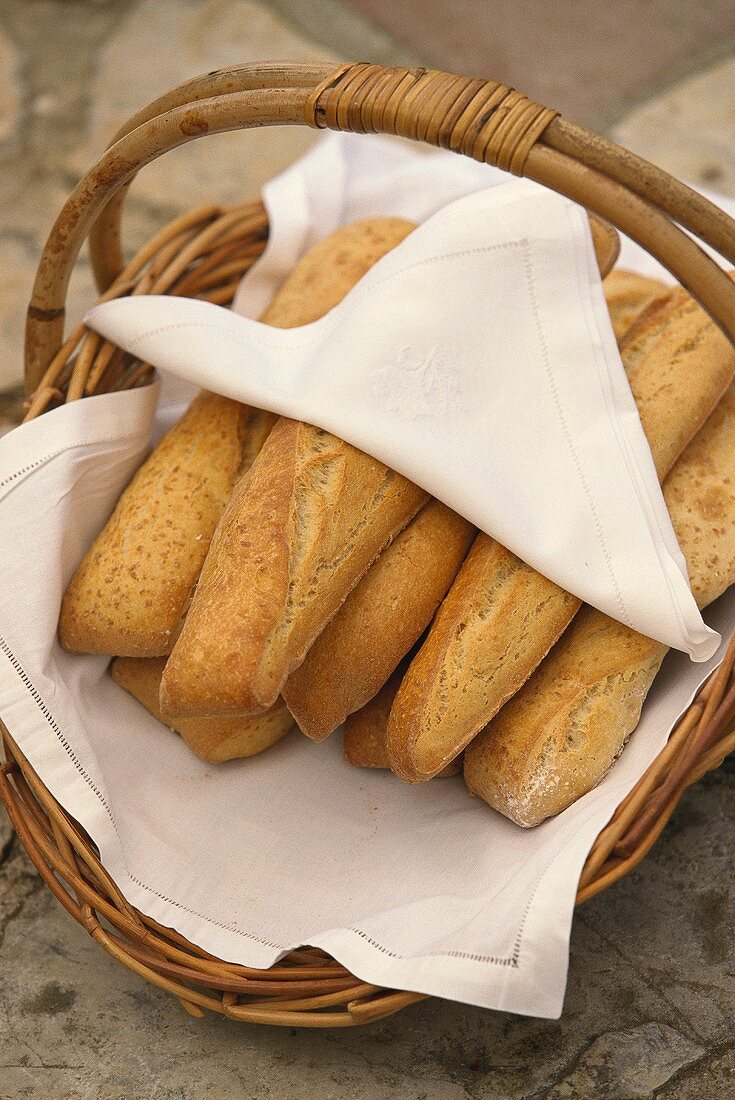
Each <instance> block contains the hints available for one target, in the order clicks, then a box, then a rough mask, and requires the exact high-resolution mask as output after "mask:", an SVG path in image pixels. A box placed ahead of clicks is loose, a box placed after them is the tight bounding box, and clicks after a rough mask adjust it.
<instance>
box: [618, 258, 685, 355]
mask: <svg viewBox="0 0 735 1100" xmlns="http://www.w3.org/2000/svg"><path fill="white" fill-rule="evenodd" d="M602 289H603V291H604V294H605V301H606V302H607V308H608V310H609V311H610V320H611V322H612V327H613V332H614V333H615V338H616V340H617V341H618V343H620V342H621V341H622V339H623V337H624V336H625V334H626V333H627V332H628V330H629V329H630V326H631V325H632V324H633V322H634V321H635V320H636V319H637V318H638V317H640V316H641V314H642V313H643V311H644V310H646V309H648V308H649V307H650V306H651V305H653V304H654V303H659V302H661V300H662V299H664V298H666V297H668V295H669V294H670V290H669V288H668V287H667V286H666V285H665V284H664V283H662V282H660V281H659V280H658V279H648V278H647V277H646V276H645V275H638V274H637V273H636V272H635V271H626V270H625V268H621V267H616V268H614V269H613V270H612V271H611V272H610V274H609V275H608V276H607V277H606V278H605V280H604V282H603V284H602Z"/></svg>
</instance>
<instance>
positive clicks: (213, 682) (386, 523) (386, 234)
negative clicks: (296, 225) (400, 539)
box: [161, 218, 427, 716]
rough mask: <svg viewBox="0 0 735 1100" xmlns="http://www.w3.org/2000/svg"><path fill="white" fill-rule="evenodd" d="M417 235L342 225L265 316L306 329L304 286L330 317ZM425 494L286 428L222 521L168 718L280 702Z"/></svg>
mask: <svg viewBox="0 0 735 1100" xmlns="http://www.w3.org/2000/svg"><path fill="white" fill-rule="evenodd" d="M410 229H411V225H410V223H408V222H405V221H403V220H402V219H395V218H389V219H371V220H370V221H368V222H360V223H357V224H355V225H352V226H347V227H345V228H344V229H342V230H339V231H338V232H337V233H335V234H333V235H332V237H330V238H329V239H328V240H327V241H324V242H322V244H321V245H319V246H317V250H316V252H315V253H314V252H312V253H309V254H308V255H307V256H306V257H304V259H303V260H302V261H301V262H300V264H299V265H298V267H297V268H296V269H295V271H294V273H293V275H292V276H291V278H290V279H289V281H288V283H287V284H286V286H285V287H284V289H283V290H282V291H281V292H280V294H279V295H278V296H277V298H276V299H275V301H274V303H273V306H272V307H271V309H270V310H269V312H268V313H267V314H266V318H267V319H268V320H270V322H271V323H274V318H275V319H277V320H279V322H282V321H283V319H284V317H288V319H289V321H290V322H291V321H294V318H295V305H294V301H295V300H296V299H295V298H294V295H293V294H292V290H291V287H292V283H293V285H294V286H296V287H297V289H298V295H297V296H296V298H298V297H301V298H303V299H304V300H305V302H306V305H305V307H304V308H305V309H306V311H307V313H308V311H309V310H311V311H312V313H313V312H314V310H315V309H316V308H317V307H318V309H319V310H320V311H321V312H325V311H326V310H327V309H328V308H330V307H331V306H332V305H334V304H335V303H336V302H337V301H338V300H339V299H340V298H341V297H344V295H345V294H346V293H347V291H348V290H349V289H350V288H351V286H352V285H354V282H355V281H356V279H357V278H359V276H360V275H362V274H364V273H365V271H367V270H368V269H369V267H371V266H372V264H374V263H375V262H376V260H377V259H379V258H380V256H381V255H384V254H385V253H386V252H388V251H389V250H390V248H392V247H394V246H395V245H396V244H398V243H399V242H400V241H401V240H403V238H404V237H405V236H406V235H407V233H408V232H409V231H410ZM330 257H331V259H330ZM327 272H328V273H329V277H328V278H327V275H326V274H325V273H327ZM284 303H285V304H284ZM302 319H303V315H301V316H300V318H299V320H302ZM426 498H427V495H426V493H424V492H423V490H420V489H418V488H417V487H416V486H415V485H413V484H412V483H411V482H409V481H407V480H406V479H405V478H402V477H400V476H399V475H398V474H395V473H393V471H391V470H389V469H387V467H386V466H384V465H383V464H382V463H380V462H377V461H376V460H375V459H373V458H370V457H369V456H368V455H366V454H364V453H363V452H362V451H358V450H357V449H356V448H354V447H351V446H349V445H348V444H347V443H344V442H343V441H342V440H339V439H337V437H336V436H333V435H331V434H330V433H329V432H325V431H323V430H322V429H320V428H315V427H313V426H312V425H309V424H303V423H297V422H295V421H290V420H285V419H284V420H280V421H279V422H278V423H277V424H276V427H275V428H274V429H273V431H272V433H271V435H270V436H269V438H268V440H267V442H266V445H265V446H264V447H263V450H262V451H261V453H260V455H259V456H258V458H257V460H256V461H255V463H254V464H253V467H252V469H251V471H250V472H249V474H248V476H247V477H246V478H245V479H243V480H242V481H241V482H240V484H239V485H238V486H237V487H236V489H235V491H234V493H233V495H232V498H231V500H230V503H229V505H228V507H227V509H226V511H225V513H224V515H223V516H222V521H221V523H220V525H219V527H218V530H217V534H216V537H215V538H214V540H213V542H212V546H211V549H210V553H209V555H208V557H207V561H206V563H205V566H204V569H203V570H202V575H201V578H200V581H199V585H198V587H197V592H196V595H195V598H194V600H193V603H192V606H191V609H190V611H189V615H188V616H187V621H186V623H185V626H184V629H183V631H182V634H181V636H180V638H179V641H178V642H177V644H176V647H175V649H174V651H173V653H172V656H171V660H170V661H169V664H168V666H167V668H166V670H165V673H164V677H163V683H162V689H161V690H162V699H163V700H164V702H165V706H166V709H167V711H168V712H169V713H171V714H177V715H179V716H192V715H197V714H203V713H205V714H238V713H239V714H241V713H244V712H253V713H255V712H258V711H261V710H264V709H267V708H268V707H269V706H271V705H272V704H273V702H274V701H275V699H276V697H277V696H278V694H279V692H280V691H281V688H282V687H283V685H284V683H285V680H286V678H287V677H288V675H289V673H290V672H292V671H293V669H294V668H296V667H298V665H299V664H300V663H301V661H302V660H303V659H304V657H305V655H306V652H307V650H308V649H309V647H310V646H311V644H312V642H313V641H314V639H315V638H316V637H317V635H318V634H319V633H320V632H321V630H322V629H323V628H324V626H325V625H326V624H327V622H329V620H330V619H331V617H332V616H333V615H334V614H335V612H336V611H337V609H338V608H339V607H340V605H341V603H342V602H343V600H344V599H345V597H346V596H347V595H348V593H349V592H350V591H351V589H352V588H353V587H354V585H355V584H356V583H357V582H358V581H359V579H360V578H361V576H362V575H363V573H364V572H365V571H366V569H367V568H368V567H369V565H370V564H371V563H372V561H373V560H374V559H375V558H376V557H377V555H378V554H379V553H380V551H381V550H382V549H383V548H384V547H385V546H386V545H387V544H388V543H389V542H390V540H391V539H392V538H393V537H394V536H395V535H396V534H397V533H398V532H399V531H400V530H401V529H402V528H403V527H404V526H405V524H406V523H408V521H409V520H410V519H411V518H412V517H413V516H414V515H415V514H416V512H417V511H418V510H419V508H420V507H421V506H422V504H424V502H425V501H426Z"/></svg>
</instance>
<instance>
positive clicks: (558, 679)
mask: <svg viewBox="0 0 735 1100" xmlns="http://www.w3.org/2000/svg"><path fill="white" fill-rule="evenodd" d="M733 470H735V388H731V389H730V390H729V391H728V393H727V394H726V395H725V397H724V398H723V399H722V401H721V402H720V405H719V406H718V408H717V409H716V410H715V412H714V413H713V414H712V416H711V417H710V418H709V420H708V421H707V423H706V424H705V425H704V427H703V428H702V429H701V430H700V432H699V433H698V434H697V436H696V437H695V438H694V440H693V441H692V442H691V443H690V444H689V446H688V447H687V449H686V450H685V452H684V454H683V455H682V457H681V458H680V459H679V461H678V462H677V464H676V465H675V467H674V469H673V470H672V471H671V474H670V475H669V477H668V478H667V480H666V483H665V485H664V497H665V499H666V503H667V505H668V508H669V512H670V514H671V519H672V522H673V525H674V529H675V530H676V534H677V537H678V539H679V544H680V546H681V549H682V552H683V553H684V556H685V558H686V561H687V567H688V570H689V578H690V582H691V585H692V591H693V592H694V594H695V596H696V598H697V602H698V603H699V605H700V607H704V606H706V605H707V604H709V603H711V602H712V600H715V599H717V597H718V596H720V595H721V594H722V593H723V592H724V591H725V589H726V588H727V587H728V586H729V585H730V584H733V583H735V479H734V478H733V476H732V471H733ZM666 652H667V650H666V646H664V645H662V644H661V643H660V642H655V641H653V640H652V639H650V638H645V637H644V636H643V635H641V634H637V633H636V632H635V631H633V630H631V629H630V628H629V627H625V626H623V625H622V624H621V623H618V622H615V621H614V620H613V619H610V618H608V617H607V616H605V615H603V614H602V613H601V612H599V611H596V610H594V609H593V608H589V607H585V608H584V609H583V610H582V612H581V613H580V614H579V615H578V616H577V618H576V620H575V622H574V624H573V625H572V627H571V629H570V630H569V631H568V632H567V633H566V634H565V635H564V637H563V638H562V639H561V640H560V641H559V642H558V643H557V645H556V646H555V647H554V648H553V649H552V651H551V653H550V654H549V656H548V657H547V658H546V660H545V661H544V662H543V664H542V665H541V666H540V667H539V668H538V669H537V670H536V672H535V673H534V675H533V676H532V677H531V679H530V680H529V681H528V683H527V684H526V685H525V687H524V688H523V689H522V690H521V691H520V692H519V693H518V694H517V695H516V696H515V697H514V698H513V699H511V701H510V702H509V703H508V704H507V705H506V706H505V707H504V708H503V709H502V710H501V711H500V713H499V714H498V715H497V716H496V717H495V718H494V719H493V721H492V722H490V724H489V725H488V726H487V728H486V729H485V730H484V731H483V732H482V733H481V734H480V735H479V737H477V738H475V740H474V741H473V742H472V744H471V745H470V746H469V748H468V749H467V751H466V753H465V765H464V774H465V780H466V782H467V786H468V787H469V789H470V791H471V792H472V793H473V794H478V795H479V796H480V797H481V798H483V799H485V801H486V802H488V803H489V805H491V806H493V807H494V808H495V809H496V810H499V811H500V812H501V813H503V814H505V816H506V817H510V818H511V819H512V820H513V821H515V822H517V823H518V824H519V825H524V826H527V827H528V826H532V825H537V824H539V822H541V821H543V820H544V818H546V817H548V816H549V815H551V814H556V813H559V812H560V811H561V810H563V809H565V808H566V807H567V806H569V805H571V803H572V802H574V801H576V799H578V798H580V797H581V796H582V795H583V794H585V793H586V792H587V791H589V790H591V789H592V788H593V787H594V786H596V784H597V783H599V781H600V780H601V779H602V778H603V777H604V775H605V774H606V773H607V772H608V770H609V769H610V767H611V766H612V765H613V763H614V762H615V760H616V759H617V757H618V756H619V754H620V752H621V751H622V749H623V747H624V745H625V743H626V741H627V739H628V737H629V736H630V734H631V733H632V731H633V730H634V729H635V727H636V725H637V724H638V720H639V718H640V712H641V707H642V706H643V702H644V700H645V698H646V695H647V693H648V691H649V689H650V687H651V684H652V683H653V680H654V677H655V676H656V673H657V672H658V669H659V667H660V665H661V661H662V660H663V658H664V656H665V654H666Z"/></svg>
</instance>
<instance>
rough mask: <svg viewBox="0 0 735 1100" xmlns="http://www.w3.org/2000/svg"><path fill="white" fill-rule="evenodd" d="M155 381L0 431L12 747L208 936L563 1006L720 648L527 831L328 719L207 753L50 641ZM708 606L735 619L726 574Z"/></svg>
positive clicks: (125, 474)
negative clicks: (588, 906) (403, 769)
mask: <svg viewBox="0 0 735 1100" xmlns="http://www.w3.org/2000/svg"><path fill="white" fill-rule="evenodd" d="M458 163H462V162H461V161H459V159H458ZM722 205H723V206H725V208H726V209H729V210H730V211H732V212H735V203H727V202H726V201H724V200H722ZM629 255H630V259H629V263H630V264H631V266H636V261H637V256H636V253H635V250H634V249H632V250H631V252H630V253H629ZM158 396H159V391H158V387H157V386H156V385H154V386H149V387H146V388H144V389H141V390H135V391H131V392H126V393H118V394H108V395H102V396H99V397H93V398H86V399H85V400H84V401H78V402H75V403H73V404H71V405H68V406H64V407H63V408H60V409H57V410H55V411H53V412H51V413H48V414H46V415H44V416H42V417H41V418H39V419H38V420H35V421H32V422H30V423H29V424H26V425H23V426H22V427H20V428H18V429H16V430H15V431H13V432H11V433H10V434H9V435H7V436H5V437H4V438H2V439H0V569H1V570H2V575H3V579H4V584H3V586H2V587H0V716H2V719H3V721H4V722H5V724H6V725H7V727H8V729H9V731H10V733H11V735H12V736H13V737H14V738H15V740H16V741H17V742H18V744H19V746H20V748H21V751H22V752H23V753H24V754H25V755H26V756H27V758H28V759H29V761H30V763H31V765H32V766H33V767H34V768H35V769H36V771H37V772H38V774H39V775H40V777H41V779H42V781H43V782H44V783H45V784H46V785H47V786H48V787H49V789H50V790H51V791H52V793H53V794H54V795H55V796H56V797H57V798H58V799H59V800H60V801H61V803H62V805H64V806H65V807H66V809H67V810H68V811H69V813H71V814H72V815H73V816H74V817H75V818H76V819H77V820H78V821H79V822H80V823H81V825H82V826H83V827H84V828H85V829H86V830H87V831H88V833H89V834H90V836H91V837H92V839H93V840H94V842H95V843H96V844H97V845H98V847H99V850H100V853H101V858H102V861H103V863H104V865H105V867H106V868H107V869H108V871H109V872H110V874H111V875H112V877H113V878H114V879H115V881H116V882H117V884H118V885H119V887H120V889H121V890H122V892H123V894H124V895H125V897H126V898H127V899H128V900H129V901H130V902H131V903H132V904H133V905H135V906H137V907H138V908H139V909H141V910H142V911H143V912H145V913H148V914H149V915H150V916H152V917H153V918H154V919H156V920H158V921H160V922H161V923H162V924H164V925H167V926H171V927H174V928H176V929H178V930H179V931H180V932H181V933H183V934H184V935H186V936H188V937H189V938H190V939H191V940H192V941H194V942H196V943H198V944H200V945H201V946H202V947H203V948H204V949H205V950H207V951H210V952H212V953H213V954H215V955H218V956H220V957H223V958H226V959H230V960H232V961H233V962H240V963H243V964H245V965H249V966H261V967H264V966H268V965H270V964H271V963H273V962H275V961H276V960H277V959H278V958H280V957H281V956H282V955H283V954H284V953H285V952H286V951H287V950H288V949H289V948H291V947H294V946H296V945H298V944H302V943H312V944H317V945H318V946H321V947H323V948H324V949H325V950H327V951H329V952H331V953H332V954H333V955H335V957H336V958H338V959H339V960H340V961H341V962H343V963H344V964H345V965H346V966H348V967H350V968H351V969H352V970H353V972H354V973H356V974H357V975H358V976H359V977H360V978H361V979H363V980H365V981H368V982H374V983H377V984H383V985H386V986H389V987H393V988H406V989H413V990H416V991H419V992H425V993H430V994H434V995H437V996H442V997H447V998H450V999H454V1000H460V1001H466V1002H469V1003H472V1004H477V1005H481V1006H485V1007H488V1008H495V1009H504V1010H507V1011H512V1012H519V1013H524V1014H527V1015H533V1016H543V1017H556V1016H558V1015H559V1014H560V1012H561V1009H562V1003H563V996H564V988H565V984H566V973H567V961H568V945H569V929H570V924H571V918H572V913H573V907H574V897H575V891H576V886H577V881H578V878H579V873H580V870H581V867H582V865H583V863H584V860H585V858H586V855H587V852H588V851H589V848H590V846H591V844H592V842H593V840H594V838H595V837H596V836H597V834H598V833H599V831H600V829H601V828H602V827H603V826H604V824H605V823H606V822H607V820H608V819H609V817H610V816H611V814H612V813H613V811H614V809H615V807H616V806H617V805H618V804H619V802H620V801H621V799H622V798H623V797H624V796H625V795H626V794H627V792H628V791H629V790H630V788H631V787H632V786H633V784H634V783H635V782H636V780H637V779H638V778H639V777H640V775H641V774H642V773H643V771H644V770H645V768H646V767H647V766H648V764H649V763H650V762H651V760H652V759H653V758H654V756H655V755H656V753H657V752H658V751H659V750H660V749H661V747H662V746H663V744H664V742H665V740H666V737H667V736H668V732H669V730H670V728H671V726H672V724H673V722H674V721H675V719H676V718H677V717H678V715H679V714H680V713H681V710H682V709H683V707H685V706H686V705H687V703H688V702H689V700H690V698H691V696H692V694H693V692H694V691H695V690H696V688H697V687H698V686H699V684H700V683H701V682H702V680H703V679H704V677H705V676H706V675H707V674H708V672H709V671H710V669H711V668H712V667H713V666H714V664H715V663H716V659H713V660H711V661H709V662H708V663H707V664H706V665H702V664H700V665H695V664H693V663H692V662H690V661H688V660H687V659H686V658H685V657H684V656H683V655H681V654H671V655H670V656H669V657H668V658H667V659H666V662H665V664H664V667H663V669H662V672H661V674H660V676H659V677H658V678H657V680H656V683H655V685H654V689H653V691H652V693H651V695H650V696H649V698H648V700H647V702H646V706H645V708H644V713H643V717H642V720H641V723H640V725H639V727H638V729H637V731H636V732H635V734H634V736H633V737H632V739H631V741H630V743H629V745H628V747H627V748H626V750H625V752H624V753H623V754H622V756H621V758H620V760H619V761H618V762H617V764H616V765H615V767H614V768H613V770H612V771H611V772H610V774H609V775H608V776H607V777H606V778H605V780H604V781H603V782H602V783H601V784H600V785H599V787H598V788H597V789H596V790H594V791H592V792H590V793H589V794H588V795H586V796H585V797H584V798H583V799H581V800H580V801H579V802H578V803H577V804H576V805H574V806H572V807H571V808H570V809H569V810H567V811H565V813H563V814H561V815H559V817H557V818H555V819H553V820H550V821H547V822H545V823H544V824H543V825H542V826H540V827H539V828H537V829H535V830H530V831H526V830H522V829H519V828H517V827H516V826H514V825H512V824H511V823H510V822H509V821H507V820H506V819H504V818H503V817H501V816H500V815H498V814H496V813H494V812H493V811H491V810H489V809H488V808H487V807H486V806H485V805H484V804H482V803H481V802H480V801H479V800H477V799H469V798H468V797H467V794H466V790H465V788H464V785H463V783H462V780H461V778H459V777H458V778H455V779H448V780H442V781H441V782H438V781H437V782H433V783H430V784H424V785H419V786H407V785H405V784H403V783H401V782H400V781H399V780H397V779H396V778H395V777H393V776H391V775H390V774H387V773H381V772H375V771H372V770H368V769H360V768H354V767H351V766H350V765H347V764H346V763H345V762H344V760H343V758H342V749H341V738H340V736H339V735H334V736H333V737H332V738H330V739H329V740H328V741H327V742H325V743H323V744H322V745H316V744H314V743H312V742H311V741H309V740H308V739H307V738H304V737H302V736H300V735H299V734H297V733H294V734H292V735H290V736H289V737H288V738H286V739H285V740H284V741H283V742H281V743H280V744H279V745H277V746H276V747H275V748H274V749H272V750H270V751H269V752H267V753H265V754H263V755H262V756H260V757H255V758H254V759H253V760H250V761H235V762H232V763H229V764H224V765H207V764H203V763H201V762H200V761H198V760H197V759H196V758H195V757H194V756H193V755H192V754H191V753H190V752H189V750H188V749H187V748H186V746H185V745H184V744H183V742H181V740H180V739H179V738H178V737H177V736H176V735H175V734H173V733H171V732H170V731H169V730H168V729H166V728H165V727H163V726H162V725H160V724H159V723H158V722H156V721H155V720H154V719H153V718H152V717H151V716H150V715H148V714H147V712H145V711H144V710H143V708H142V707H141V706H140V705H139V704H138V703H136V702H135V701H134V700H133V699H132V698H131V697H130V696H128V695H127V694H126V693H125V692H123V691H122V690H121V689H120V688H119V687H118V686H117V685H116V684H114V683H113V681H112V680H111V678H110V677H109V675H108V674H107V671H106V666H107V659H106V658H104V657H79V656H73V655H71V654H67V653H65V652H64V651H63V650H61V648H60V647H59V645H58V642H57V639H56V625H57V619H58V613H59V608H60V602H61V597H62V594H63V592H64V589H65V587H66V585H67V583H68V581H69V578H70V576H71V574H72V572H73V570H74V568H75V567H76V564H77V563H78V561H79V559H80V558H81V556H82V554H83V553H84V551H85V549H86V548H87V547H88V545H89V543H90V541H91V540H92V538H93V537H94V535H95V534H96V533H97V532H98V531H99V530H100V528H101V527H102V525H103V523H104V522H105V520H106V518H107V516H108V515H109V512H110V510H111V508H112V507H113V505H114V503H115V501H116V499H117V497H118V495H119V493H120V490H121V489H122V487H123V486H124V485H125V484H126V482H127V481H128V480H129V478H130V475H131V473H132V471H133V469H134V468H135V466H136V464H137V463H138V462H139V461H140V459H141V458H142V456H143V454H144V452H145V449H146V446H147V441H148V439H149V436H150V432H151V426H152V424H153V430H154V431H157V430H159V428H160V422H161V420H164V419H166V418H167V417H168V415H169V413H170V406H168V407H167V406H166V405H165V404H163V403H161V404H160V405H159V407H158V409H156V403H157V400H158ZM39 532H42V535H43V537H42V538H39ZM707 618H708V621H709V622H710V624H711V625H712V626H713V627H715V628H717V629H718V630H720V631H721V632H722V633H723V634H724V635H729V634H730V633H731V632H732V630H733V628H734V627H735V591H731V592H730V593H728V594H727V595H725V596H724V597H723V598H722V599H721V600H720V601H719V602H718V604H717V605H715V606H713V607H712V608H709V609H708V610H707Z"/></svg>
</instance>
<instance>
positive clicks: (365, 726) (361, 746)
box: [344, 667, 462, 779]
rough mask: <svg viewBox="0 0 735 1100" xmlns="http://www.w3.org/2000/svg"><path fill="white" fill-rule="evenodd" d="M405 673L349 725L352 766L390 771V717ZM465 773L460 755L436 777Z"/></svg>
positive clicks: (348, 754) (399, 672) (346, 741)
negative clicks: (388, 741)
mask: <svg viewBox="0 0 735 1100" xmlns="http://www.w3.org/2000/svg"><path fill="white" fill-rule="evenodd" d="M402 674H403V669H402V668H401V667H399V668H398V669H397V670H396V672H394V673H393V675H392V676H391V677H390V679H389V680H387V681H386V682H385V683H384V684H383V686H382V688H381V689H380V691H379V692H378V693H377V695H374V696H373V697H372V699H370V701H369V702H367V703H366V704H365V706H364V707H362V708H361V709H360V710H358V711H355V713H354V714H351V715H350V716H349V717H348V719H347V721H346V722H345V733H344V754H345V760H347V762H348V763H349V764H354V765H355V766H356V767H358V768H390V760H389V759H388V749H387V746H386V743H385V738H386V733H387V727H388V716H389V714H390V709H391V706H392V705H393V699H394V697H395V694H396V692H397V691H398V687H399V685H400V682H401V676H402ZM461 771H462V757H461V756H458V757H456V759H455V760H453V761H452V762H451V764H449V766H448V767H447V768H445V769H444V770H443V771H441V772H439V774H438V775H437V777H436V778H437V779H439V778H444V777H448V776H451V775H459V773H460V772H461Z"/></svg>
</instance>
